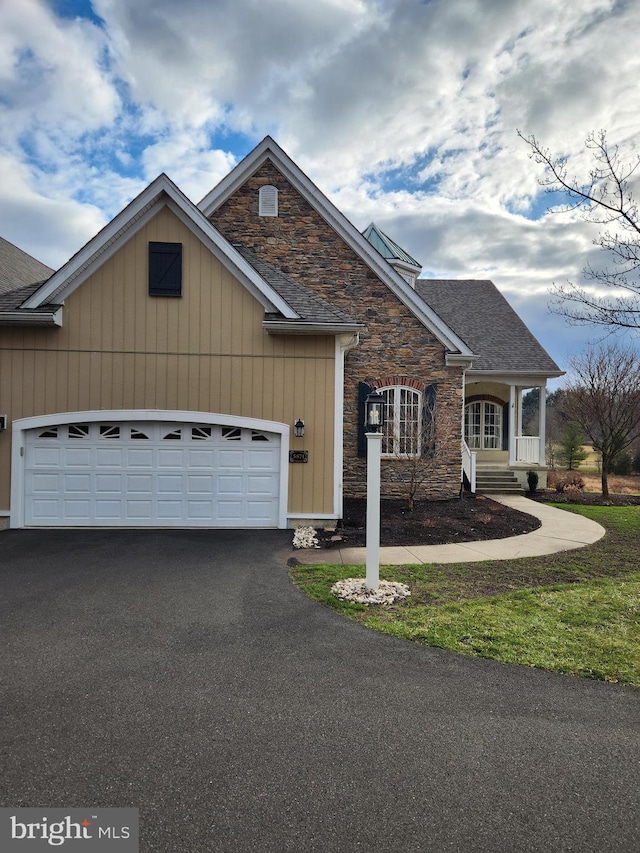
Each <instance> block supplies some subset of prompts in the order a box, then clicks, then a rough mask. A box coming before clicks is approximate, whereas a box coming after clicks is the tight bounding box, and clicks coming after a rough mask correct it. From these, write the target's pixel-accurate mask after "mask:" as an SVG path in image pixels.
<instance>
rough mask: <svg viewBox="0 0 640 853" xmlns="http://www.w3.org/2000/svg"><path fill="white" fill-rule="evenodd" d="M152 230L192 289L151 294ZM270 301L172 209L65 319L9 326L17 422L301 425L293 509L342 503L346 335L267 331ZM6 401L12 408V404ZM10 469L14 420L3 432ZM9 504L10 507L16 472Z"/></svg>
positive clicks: (0, 460) (94, 279)
mask: <svg viewBox="0 0 640 853" xmlns="http://www.w3.org/2000/svg"><path fill="white" fill-rule="evenodd" d="M149 241H167V242H177V243H182V244H183V295H182V297H181V298H169V297H150V296H149V295H148V279H147V263H148V260H147V258H148V244H149ZM263 316H264V309H263V307H262V306H261V305H260V304H259V302H258V301H257V300H256V299H255V298H254V297H253V296H252V295H251V294H250V293H249V292H248V291H247V290H246V288H244V287H243V286H242V284H241V283H240V282H238V281H237V280H236V279H235V278H234V277H233V276H232V275H231V274H230V273H229V272H228V271H227V270H226V269H225V267H224V266H223V265H222V264H221V263H220V262H219V261H218V260H217V259H216V258H215V257H214V256H213V255H212V254H211V252H210V251H209V250H208V249H207V248H206V247H205V246H204V245H203V244H202V243H201V242H200V241H199V240H198V239H197V237H195V236H194V235H193V234H192V232H191V231H189V229H187V228H186V227H185V226H184V225H183V224H182V223H181V222H180V221H179V220H178V219H177V218H176V217H175V216H174V215H173V213H171V211H169V210H168V209H167V208H164V209H163V210H162V211H160V212H159V213H158V215H157V216H156V217H154V218H153V219H152V220H151V221H150V222H148V223H147V224H146V225H145V226H144V227H143V228H142V229H141V230H140V231H138V232H137V233H136V234H135V235H134V236H133V237H132V238H131V239H130V240H129V241H128V242H127V243H126V244H124V245H123V246H122V248H121V249H120V250H119V251H118V252H117V253H116V254H115V255H113V256H112V257H111V258H110V259H109V260H107V261H106V262H105V263H104V264H103V265H102V266H101V267H100V268H99V269H98V270H97V271H96V272H95V273H94V274H93V275H92V276H91V277H90V278H89V279H88V280H87V281H86V282H85V283H84V284H83V285H81V286H80V287H79V288H78V289H77V290H76V291H74V293H73V294H71V296H69V297H68V298H67V299H66V301H65V305H64V316H63V326H62V328H46V329H37V328H25V327H5V328H3V329H1V330H0V348H1V349H2V351H3V352H2V358H1V359H0V370H1V373H0V382H1V383H2V391H3V394H2V396H3V400H4V404H5V406H7V405H8V406H9V410H8V411H7V412H6V414H7V415H8V418H9V421H13V420H16V419H18V418H24V417H29V416H33V415H43V414H53V413H56V412H70V411H87V410H99V409H168V410H181V411H200V412H216V413H218V412H219V413H225V414H230V415H235V416H239V417H248V418H260V419H266V420H273V421H278V422H282V423H286V424H289V425H291V424H293V422H294V420H295V419H296V418H298V417H301V418H303V419H304V421H305V424H306V431H305V436H304V439H296V438H294V437H292V438H291V447H292V449H305V450H308V451H309V462H308V463H307V464H291V465H290V466H289V508H288V511H289V512H290V513H309V514H313V513H318V514H320V513H331V512H333V481H332V472H333V427H334V369H335V341H334V338H333V337H332V336H304V335H299V336H280V335H273V336H271V335H268V334H267V333H266V332H265V331H264V329H263V328H262V320H263ZM4 413H5V412H3V414H4ZM0 466H1V467H2V468H3V469H4V470H5V471H8V470H9V469H10V431H7V432H5V433H2V434H0ZM0 488H1V489H2V491H0V509H8V508H9V489H8V481H7V479H6V478H3V482H2V486H0Z"/></svg>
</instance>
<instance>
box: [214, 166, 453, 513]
mask: <svg viewBox="0 0 640 853" xmlns="http://www.w3.org/2000/svg"><path fill="white" fill-rule="evenodd" d="M267 184H270V185H273V186H275V187H277V189H278V208H279V210H278V216H274V217H261V216H259V215H258V191H259V188H260V187H261V186H264V185H267ZM210 219H211V221H212V223H213V224H214V225H215V227H216V228H218V229H219V230H220V232H221V233H222V234H223V235H224V236H225V237H226V238H227V239H228V240H229V241H230V242H232V243H233V242H237V243H242V244H243V245H245V246H248V247H249V248H251V249H253V250H254V251H255V252H256V254H257V255H259V256H260V257H261V258H263V259H264V260H266V261H269V262H270V263H272V264H274V266H277V267H278V268H279V269H281V270H282V271H283V272H285V273H286V274H287V275H289V276H290V277H291V278H293V279H295V280H297V281H299V282H300V283H301V284H302V285H303V286H304V287H306V288H307V289H309V290H312V291H314V292H316V293H317V294H318V295H320V296H322V297H323V298H325V299H326V300H327V301H328V302H330V303H332V304H334V305H337V306H339V307H340V308H342V309H343V310H344V311H346V312H347V313H348V314H349V315H350V316H351V317H353V318H354V319H356V320H357V321H358V322H360V323H363V324H364V328H363V330H362V331H361V333H360V344H359V345H358V346H357V347H355V348H354V349H353V350H351V351H350V352H349V353H348V355H347V357H346V362H345V388H344V395H345V396H344V494H345V496H346V497H361V496H364V495H365V493H366V461H365V460H364V459H363V458H360V457H359V456H358V414H359V413H358V408H359V403H358V386H359V383H360V382H366V383H367V384H369V385H372V386H374V387H382V386H384V385H386V384H389V382H388V378H389V377H390V376H395V377H403V380H406V381H403V384H408V385H410V386H411V387H417V388H422V389H423V388H424V387H425V385H428V384H431V383H434V382H435V383H437V385H438V390H437V398H436V425H437V426H436V440H437V453H436V454H435V456H434V458H433V460H432V463H431V465H432V469H433V470H432V471H430V472H429V477H428V483H427V485H426V486H425V487H424V489H423V490H422V492H421V493H420V494H419V495H417V497H429V498H438V499H441V498H450V497H453V496H456V495H457V494H458V492H459V489H460V466H461V451H460V441H461V422H462V404H463V376H462V369H461V368H460V367H447V365H446V363H445V349H444V347H443V345H442V344H441V343H440V342H439V341H438V340H437V339H436V338H435V336H434V335H432V334H431V332H429V331H428V330H427V329H426V328H425V327H424V326H423V325H422V323H421V322H420V321H419V320H418V319H417V318H416V317H415V316H414V315H413V314H412V312H411V311H410V310H409V309H408V308H407V307H406V306H405V305H404V304H403V303H402V302H401V301H400V300H399V299H398V298H397V297H396V296H395V295H394V294H393V293H392V292H391V291H390V290H389V288H388V287H387V286H386V285H385V284H384V283H383V282H382V281H381V280H380V279H379V278H378V277H377V276H376V275H375V274H374V273H373V272H372V271H371V270H370V269H369V267H368V266H367V265H366V264H365V263H364V262H363V261H362V260H361V259H360V258H359V256H358V255H357V254H356V253H355V252H354V251H353V250H352V249H351V248H350V247H349V246H348V245H347V243H345V242H344V241H343V240H342V238H341V237H340V236H339V235H338V234H337V233H336V231H334V229H333V228H332V227H331V226H330V225H329V224H328V223H327V222H326V221H325V220H324V219H323V218H322V217H321V216H320V215H319V214H318V213H317V212H316V210H315V209H314V208H313V207H312V206H311V205H310V204H309V203H308V202H307V201H306V200H305V199H304V198H303V197H302V196H301V195H300V193H298V191H297V190H296V189H295V188H294V187H293V186H292V185H291V184H290V183H289V182H288V181H287V180H286V178H285V177H284V176H283V175H282V174H281V173H280V172H279V171H278V170H277V169H276V168H275V166H273V165H272V163H271V162H270V161H267V162H266V163H264V164H263V165H262V166H261V167H260V168H259V169H258V170H257V171H256V172H255V173H254V175H253V176H252V177H251V178H249V180H247V182H246V183H245V184H244V185H243V186H242V187H240V188H239V189H238V190H236V192H235V193H234V194H233V195H232V196H231V197H230V198H229V199H227V201H226V202H224V203H223V204H222V205H221V206H220V207H219V208H218V209H217V210H216V211H215V212H214V213H213V214H212V216H211V217H210ZM404 467H405V466H403V465H402V464H399V463H398V462H397V460H394V459H384V460H383V463H382V491H383V496H385V497H397V496H403V495H404V494H405V493H406V489H405V487H404V486H403V483H402V480H403V478H404V477H406V471H404V470H403V469H404Z"/></svg>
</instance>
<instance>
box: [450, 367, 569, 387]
mask: <svg viewBox="0 0 640 853" xmlns="http://www.w3.org/2000/svg"><path fill="white" fill-rule="evenodd" d="M564 375H565V371H564V370H555V371H549V372H548V373H546V372H545V373H542V372H541V371H539V370H514V371H513V372H512V373H511V372H508V371H504V370H473V368H471V369H470V370H467V371H466V373H465V378H466V381H467V382H471V381H473V382H480V381H482V380H484V379H486V380H488V381H489V382H502V383H504V384H505V385H523V386H525V387H528V386H529V385H531V386H534V385H539V384H541V383H544V382H546V380H547V379H558V378H559V377H560V376H564Z"/></svg>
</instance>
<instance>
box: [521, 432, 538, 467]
mask: <svg viewBox="0 0 640 853" xmlns="http://www.w3.org/2000/svg"><path fill="white" fill-rule="evenodd" d="M516 462H527V463H529V464H530V465H538V464H539V463H540V439H539V438H538V436H537V435H517V436H516Z"/></svg>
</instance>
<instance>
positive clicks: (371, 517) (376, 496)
mask: <svg viewBox="0 0 640 853" xmlns="http://www.w3.org/2000/svg"><path fill="white" fill-rule="evenodd" d="M364 405H365V421H364V422H365V435H366V437H367V574H366V584H367V589H377V588H378V586H379V584H380V455H381V450H382V435H383V432H382V430H383V427H384V409H385V399H384V397H383V396H382V394H378V392H377V391H372V392H371V394H369V395H368V396H367V398H366V400H365V401H364Z"/></svg>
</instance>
